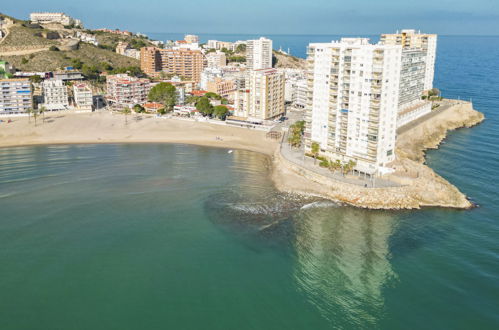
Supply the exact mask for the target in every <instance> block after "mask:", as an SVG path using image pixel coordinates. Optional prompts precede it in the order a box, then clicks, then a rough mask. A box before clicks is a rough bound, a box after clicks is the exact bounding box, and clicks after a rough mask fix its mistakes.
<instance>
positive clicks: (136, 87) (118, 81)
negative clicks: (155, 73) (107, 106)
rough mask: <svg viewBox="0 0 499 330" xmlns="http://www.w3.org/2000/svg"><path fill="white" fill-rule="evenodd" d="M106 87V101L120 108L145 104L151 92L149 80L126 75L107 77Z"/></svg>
mask: <svg viewBox="0 0 499 330" xmlns="http://www.w3.org/2000/svg"><path fill="white" fill-rule="evenodd" d="M106 86H107V94H106V98H107V100H108V101H109V102H111V103H114V104H117V105H122V106H134V105H135V104H143V103H145V102H146V101H147V96H148V95H149V91H150V90H151V82H150V80H149V79H141V78H135V77H130V76H128V75H126V74H117V75H112V76H108V77H107V81H106Z"/></svg>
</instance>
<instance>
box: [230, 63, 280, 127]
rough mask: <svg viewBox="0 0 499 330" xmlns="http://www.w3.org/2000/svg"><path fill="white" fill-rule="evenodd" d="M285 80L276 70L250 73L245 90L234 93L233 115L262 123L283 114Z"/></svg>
mask: <svg viewBox="0 0 499 330" xmlns="http://www.w3.org/2000/svg"><path fill="white" fill-rule="evenodd" d="M284 94H285V78H284V73H283V72H279V71H277V70H276V69H272V68H270V69H261V70H254V71H250V72H249V74H248V78H247V81H246V89H242V90H238V91H236V95H235V112H234V113H235V115H236V116H238V117H244V118H247V119H248V120H249V121H263V120H268V119H272V118H276V117H278V116H281V115H283V114H284V111H285V108H284V103H285V100H284Z"/></svg>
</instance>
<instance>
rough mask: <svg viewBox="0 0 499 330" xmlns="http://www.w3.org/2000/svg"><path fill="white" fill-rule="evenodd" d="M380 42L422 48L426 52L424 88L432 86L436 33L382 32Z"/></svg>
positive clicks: (406, 47) (414, 31)
mask: <svg viewBox="0 0 499 330" xmlns="http://www.w3.org/2000/svg"><path fill="white" fill-rule="evenodd" d="M380 43H382V44H385V45H401V46H402V47H403V48H404V49H422V50H424V51H425V52H426V61H425V62H426V72H425V82H424V89H425V90H430V89H432V88H433V78H434V76H435V60H436V56H437V35H436V34H425V33H421V32H417V31H416V30H402V31H400V32H398V31H397V33H394V34H382V35H381V39H380Z"/></svg>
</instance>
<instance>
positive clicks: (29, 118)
mask: <svg viewBox="0 0 499 330" xmlns="http://www.w3.org/2000/svg"><path fill="white" fill-rule="evenodd" d="M26 113H27V114H28V120H29V122H30V123H31V114H32V113H33V109H32V108H28V109H26Z"/></svg>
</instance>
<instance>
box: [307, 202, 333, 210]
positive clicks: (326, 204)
mask: <svg viewBox="0 0 499 330" xmlns="http://www.w3.org/2000/svg"><path fill="white" fill-rule="evenodd" d="M338 206H339V205H338V204H336V203H333V202H329V201H319V202H313V203H309V204H305V205H303V206H302V207H301V209H300V210H307V209H311V208H319V207H338Z"/></svg>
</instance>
